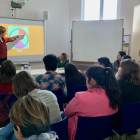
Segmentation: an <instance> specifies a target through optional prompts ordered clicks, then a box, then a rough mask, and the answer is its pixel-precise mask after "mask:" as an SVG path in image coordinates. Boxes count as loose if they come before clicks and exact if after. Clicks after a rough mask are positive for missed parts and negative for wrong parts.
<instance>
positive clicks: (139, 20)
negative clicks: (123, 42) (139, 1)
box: [131, 5, 140, 62]
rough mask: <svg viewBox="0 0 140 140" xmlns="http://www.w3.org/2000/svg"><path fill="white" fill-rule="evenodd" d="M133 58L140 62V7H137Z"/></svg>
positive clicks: (133, 32)
mask: <svg viewBox="0 0 140 140" xmlns="http://www.w3.org/2000/svg"><path fill="white" fill-rule="evenodd" d="M131 56H132V57H133V58H134V59H135V60H136V62H138V61H139V60H140V5H139V6H136V7H135V10H134V20H133V28H132V40H131Z"/></svg>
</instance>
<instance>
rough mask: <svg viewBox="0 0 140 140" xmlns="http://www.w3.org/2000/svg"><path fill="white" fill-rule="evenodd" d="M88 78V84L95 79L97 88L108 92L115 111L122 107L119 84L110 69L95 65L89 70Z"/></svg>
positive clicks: (111, 105)
mask: <svg viewBox="0 0 140 140" xmlns="http://www.w3.org/2000/svg"><path fill="white" fill-rule="evenodd" d="M86 76H87V77H88V80H89V81H88V82H90V80H91V78H93V79H94V80H95V81H96V83H97V85H96V88H100V87H101V88H103V89H104V90H105V91H106V94H107V96H108V98H109V100H110V107H112V108H113V109H116V108H117V107H118V108H119V107H120V103H121V97H120V96H121V92H120V90H119V84H118V82H117V81H116V78H115V75H114V73H113V71H112V70H111V69H110V68H104V67H101V66H97V65H94V66H92V67H90V68H88V69H87V71H86ZM93 88H94V87H93Z"/></svg>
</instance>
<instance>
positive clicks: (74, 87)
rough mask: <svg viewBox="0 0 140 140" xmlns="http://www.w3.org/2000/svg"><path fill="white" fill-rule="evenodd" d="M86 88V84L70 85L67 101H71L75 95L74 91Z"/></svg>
mask: <svg viewBox="0 0 140 140" xmlns="http://www.w3.org/2000/svg"><path fill="white" fill-rule="evenodd" d="M86 90H87V86H86V85H83V86H72V87H70V88H69V101H71V100H72V99H73V98H74V97H75V93H76V92H80V91H86Z"/></svg>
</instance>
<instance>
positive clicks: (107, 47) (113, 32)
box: [72, 20, 123, 62]
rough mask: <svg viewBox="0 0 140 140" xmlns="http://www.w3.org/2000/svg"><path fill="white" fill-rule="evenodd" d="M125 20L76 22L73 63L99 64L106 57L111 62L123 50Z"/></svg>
mask: <svg viewBox="0 0 140 140" xmlns="http://www.w3.org/2000/svg"><path fill="white" fill-rule="evenodd" d="M122 42H123V20H99V21H74V22H73V27H72V53H73V61H87V62H97V60H98V58H99V57H103V56H106V57H108V58H109V59H110V61H111V62H114V61H115V60H116V56H117V53H118V52H119V51H121V50H122Z"/></svg>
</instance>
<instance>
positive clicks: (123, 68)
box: [118, 59, 140, 86]
mask: <svg viewBox="0 0 140 140" xmlns="http://www.w3.org/2000/svg"><path fill="white" fill-rule="evenodd" d="M139 74H140V67H139V65H138V64H137V63H136V62H134V61H133V60H131V59H124V60H122V61H121V64H120V67H119V69H118V76H119V77H120V78H121V79H123V78H124V79H126V80H127V82H129V83H132V84H134V85H138V86H140V77H139Z"/></svg>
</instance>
